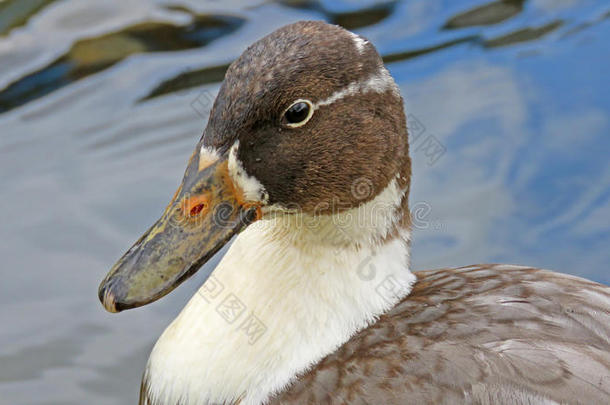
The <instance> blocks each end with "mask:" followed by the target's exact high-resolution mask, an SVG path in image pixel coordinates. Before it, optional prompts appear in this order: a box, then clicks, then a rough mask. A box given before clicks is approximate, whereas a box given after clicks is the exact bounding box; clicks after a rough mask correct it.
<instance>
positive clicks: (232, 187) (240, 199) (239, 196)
mask: <svg viewBox="0 0 610 405" xmlns="http://www.w3.org/2000/svg"><path fill="white" fill-rule="evenodd" d="M217 170H218V171H219V172H220V175H221V176H222V181H223V182H224V183H225V184H226V185H227V188H228V189H229V191H230V192H231V194H232V195H233V197H234V198H235V200H236V201H237V204H238V205H239V206H240V207H242V208H243V209H249V208H256V219H260V218H262V210H261V204H260V203H258V202H253V201H247V200H246V199H245V196H244V192H243V190H242V189H241V187H239V185H237V184H235V183H233V180H232V179H231V175H230V174H229V164H228V162H227V161H226V160H225V161H224V162H222V163H221V164H220V165H219V166H218V169H217Z"/></svg>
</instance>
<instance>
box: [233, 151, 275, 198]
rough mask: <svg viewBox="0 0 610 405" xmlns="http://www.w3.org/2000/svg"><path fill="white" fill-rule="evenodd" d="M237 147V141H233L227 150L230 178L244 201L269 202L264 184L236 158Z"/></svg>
mask: <svg viewBox="0 0 610 405" xmlns="http://www.w3.org/2000/svg"><path fill="white" fill-rule="evenodd" d="M238 149H239V141H235V143H234V144H233V146H231V150H230V151H229V162H228V163H229V175H230V176H231V179H232V180H233V182H235V184H237V186H239V188H241V190H242V192H243V193H244V197H245V199H246V201H256V202H261V203H263V204H267V203H268V202H269V193H267V190H265V186H263V185H262V184H261V182H260V181H258V179H256V177H254V176H250V175H249V174H248V173H247V172H246V170H245V169H244V165H243V164H242V163H241V162H240V161H239V159H237V150H238Z"/></svg>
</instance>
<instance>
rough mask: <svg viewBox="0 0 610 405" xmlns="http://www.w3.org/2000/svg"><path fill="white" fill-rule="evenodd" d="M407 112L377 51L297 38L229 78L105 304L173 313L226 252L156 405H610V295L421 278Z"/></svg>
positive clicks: (179, 336)
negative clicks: (172, 305) (171, 296)
mask: <svg viewBox="0 0 610 405" xmlns="http://www.w3.org/2000/svg"><path fill="white" fill-rule="evenodd" d="M408 140H409V136H408V130H407V120H406V115H405V111H404V106H403V99H402V96H401V93H400V90H399V88H398V86H397V85H396V83H395V81H394V79H393V78H392V76H391V75H390V73H389V72H388V70H387V68H386V67H385V66H384V64H383V62H382V59H381V57H380V55H379V53H378V52H377V50H376V49H375V47H374V45H373V44H372V43H371V42H370V41H369V40H367V39H366V38H364V37H362V36H360V35H357V34H355V33H352V32H350V31H347V30H345V29H343V28H341V27H339V26H336V25H331V24H327V23H325V22H321V21H301V22H297V23H293V24H290V25H287V26H284V27H282V28H280V29H278V30H276V31H274V32H272V33H271V34H269V35H267V36H265V37H264V38H262V39H260V40H258V41H257V42H255V43H254V44H252V45H251V46H250V47H248V48H247V49H246V50H245V51H244V52H243V54H242V55H241V56H240V57H239V58H238V59H236V60H235V61H234V62H233V63H232V64H231V65H230V67H229V68H228V70H227V72H226V75H225V78H224V81H223V82H222V84H221V87H220V89H219V92H218V95H217V97H216V99H215V101H214V104H213V107H212V109H211V111H210V115H209V118H208V122H207V126H206V128H205V130H204V132H203V135H202V137H201V139H200V140H199V142H198V143H197V145H196V147H195V150H194V152H193V154H192V156H191V157H190V160H189V162H188V164H187V167H186V170H185V174H184V177H183V180H182V182H181V184H180V186H179V187H178V189H177V191H176V193H175V194H174V196H173V197H172V199H171V201H170V203H169V205H168V206H167V208H166V209H165V211H164V212H163V214H162V216H161V218H160V219H159V220H158V221H157V222H155V223H154V224H153V225H152V226H151V227H150V228H149V229H148V231H146V232H145V233H144V235H142V236H141V237H140V239H139V240H137V241H136V242H135V244H134V245H133V246H132V247H131V248H130V249H129V250H128V251H127V252H126V253H125V254H124V255H123V256H122V257H121V258H120V259H119V260H118V262H117V263H116V264H115V265H114V266H113V267H112V268H111V270H110V271H109V273H108V274H107V276H106V277H105V278H104V280H103V281H102V282H101V284H100V287H99V291H98V295H99V299H100V301H101V302H102V305H103V306H104V308H105V309H106V310H108V311H110V312H113V313H115V312H120V311H123V310H127V309H131V308H136V307H140V306H143V305H145V304H148V303H150V302H153V301H155V300H157V299H159V298H161V297H163V296H164V295H166V294H168V293H169V292H170V291H172V290H173V289H174V288H176V287H177V286H178V285H179V284H181V283H182V282H183V281H185V280H186V279H187V278H189V277H190V276H191V275H193V274H194V273H195V272H196V271H197V270H198V269H200V268H201V267H202V265H203V264H204V263H206V262H208V261H209V260H210V259H211V258H212V257H213V256H214V255H215V254H216V253H217V252H218V251H219V250H220V249H221V248H223V247H224V246H226V245H230V247H229V248H228V250H227V251H226V253H225V254H224V256H223V257H222V259H221V260H220V262H219V263H218V264H217V266H216V267H215V268H214V270H213V271H212V272H211V274H210V275H209V276H208V278H207V279H206V280H205V282H204V283H203V285H202V286H201V287H200V289H199V290H198V291H197V292H196V293H195V294H194V295H193V297H192V298H191V299H190V301H189V302H188V303H187V305H186V306H185V307H184V308H183V310H182V311H181V312H180V314H179V315H178V316H177V317H176V318H175V319H174V320H173V322H172V323H171V324H170V325H169V326H168V327H167V329H165V331H164V332H163V334H162V335H161V337H160V338H159V339H158V340H157V342H156V344H155V345H154V348H153V349H152V351H151V353H150V357H149V359H148V362H147V364H146V366H145V368H144V374H143V378H142V382H141V385H140V401H139V404H140V405H204V404H224V405H229V404H232V405H237V404H239V405H254V404H274V405H275V404H363V405H364V404H374V405H377V404H401V405H403V404H560V403H561V404H563V403H570V404H603V403H610V288H609V287H607V286H604V285H602V284H598V283H595V282H592V281H588V280H585V279H582V278H578V277H575V276H571V275H566V274H561V273H557V272H552V271H548V270H543V269H538V268H532V267H523V266H513V265H503V264H479V265H472V266H467V267H458V268H443V269H437V270H428V271H414V270H412V268H411V264H410V241H411V234H412V223H411V217H410V213H409V190H410V184H411V183H410V181H411V160H410V157H409V141H408Z"/></svg>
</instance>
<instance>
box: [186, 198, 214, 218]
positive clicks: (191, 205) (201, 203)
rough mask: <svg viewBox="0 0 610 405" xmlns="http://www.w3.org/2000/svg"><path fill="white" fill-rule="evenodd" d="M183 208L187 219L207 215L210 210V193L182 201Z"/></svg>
mask: <svg viewBox="0 0 610 405" xmlns="http://www.w3.org/2000/svg"><path fill="white" fill-rule="evenodd" d="M181 206H182V214H183V215H184V216H185V217H195V216H198V215H205V214H207V212H208V211H209V209H210V193H204V194H198V195H191V196H188V197H187V198H185V199H184V200H183V201H182V204H181Z"/></svg>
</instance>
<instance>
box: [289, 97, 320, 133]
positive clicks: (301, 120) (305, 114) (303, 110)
mask: <svg viewBox="0 0 610 405" xmlns="http://www.w3.org/2000/svg"><path fill="white" fill-rule="evenodd" d="M312 115H313V105H312V104H311V102H310V101H308V100H297V101H295V102H294V103H292V105H291V106H290V107H288V109H287V110H286V112H285V113H284V117H285V118H286V122H287V125H288V126H289V127H290V128H297V127H300V126H302V125H305V123H306V122H307V121H309V119H310V118H311V116H312Z"/></svg>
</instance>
